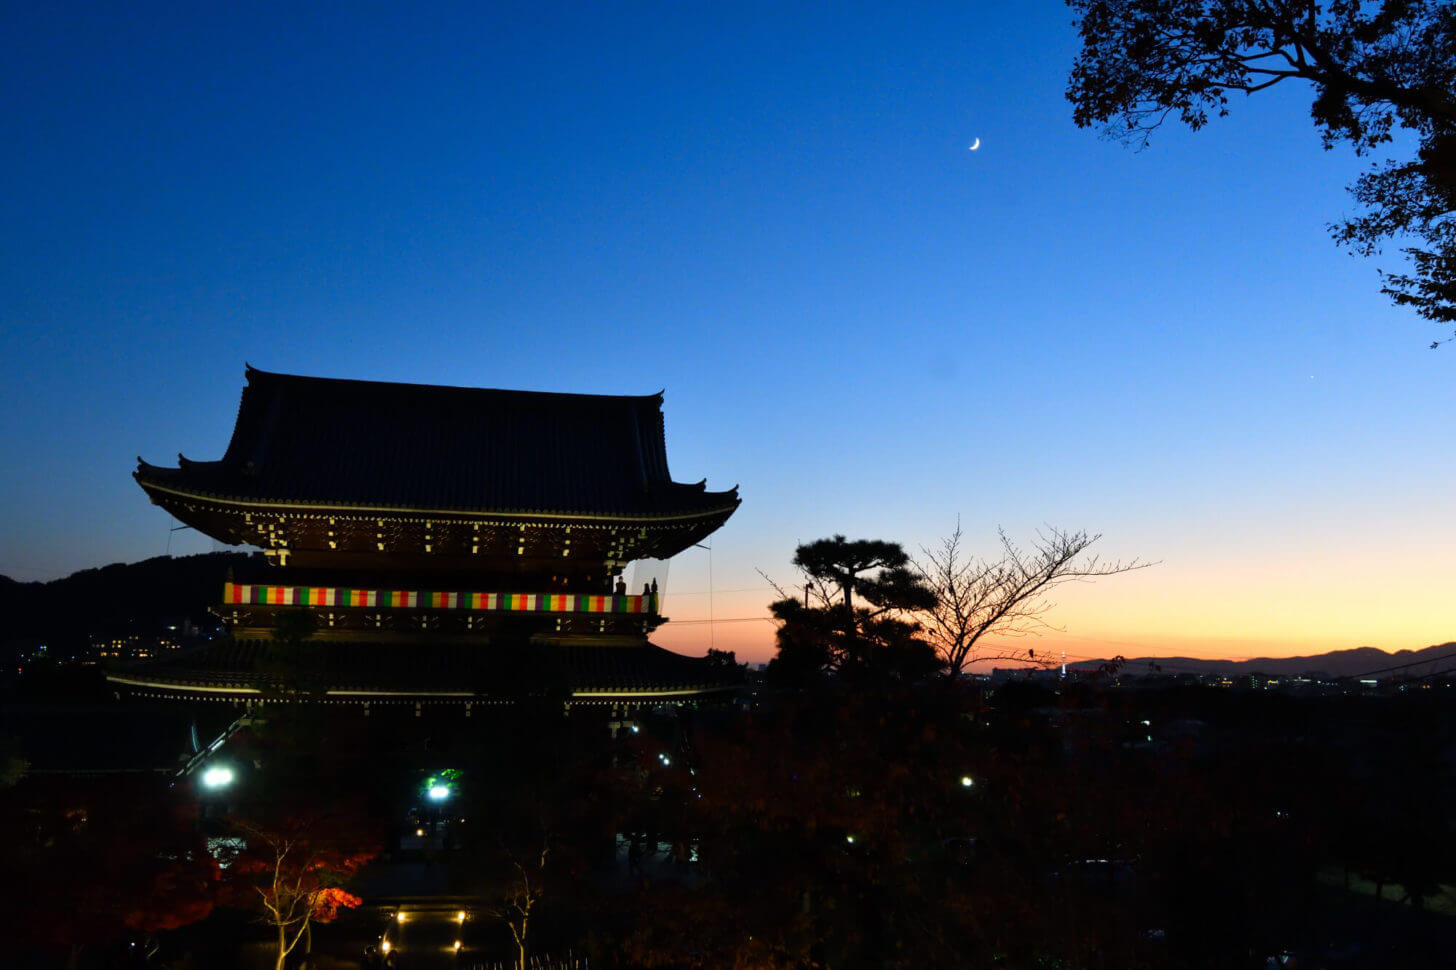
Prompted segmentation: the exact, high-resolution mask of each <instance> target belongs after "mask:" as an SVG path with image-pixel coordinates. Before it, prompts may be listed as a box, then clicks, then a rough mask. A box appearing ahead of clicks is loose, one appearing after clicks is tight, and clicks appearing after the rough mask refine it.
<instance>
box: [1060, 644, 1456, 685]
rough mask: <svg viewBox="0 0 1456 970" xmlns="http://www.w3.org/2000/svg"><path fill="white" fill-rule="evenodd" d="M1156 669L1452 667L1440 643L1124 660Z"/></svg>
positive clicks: (1448, 649) (1451, 650)
mask: <svg viewBox="0 0 1456 970" xmlns="http://www.w3.org/2000/svg"><path fill="white" fill-rule="evenodd" d="M1109 662H1110V661H1107V660H1088V661H1083V662H1080V663H1075V664H1068V665H1067V669H1069V670H1095V669H1097V668H1098V667H1100V666H1102V665H1103V664H1106V663H1109ZM1153 668H1161V670H1162V672H1163V673H1168V674H1223V675H1229V676H1240V675H1247V674H1253V673H1263V674H1273V675H1275V676H1280V677H1293V676H1298V675H1303V674H1312V673H1325V674H1328V675H1330V676H1331V677H1357V676H1362V675H1365V674H1370V675H1371V676H1374V677H1377V678H1380V679H1384V678H1389V677H1415V676H1420V675H1422V674H1429V673H1434V672H1436V671H1437V670H1446V669H1448V668H1456V643H1442V644H1437V645H1436V646H1431V647H1426V648H1424V649H1422V650H1397V651H1395V652H1394V653H1387V652H1385V651H1384V650H1378V649H1376V648H1375V647H1355V648H1353V649H1350V650H1332V651H1330V652H1329V653H1319V654H1315V655H1314V656H1310V657H1256V658H1255V659H1253V660H1201V659H1198V658H1194V657H1131V658H1128V659H1126V660H1124V661H1123V664H1122V668H1121V669H1122V671H1123V672H1124V673H1129V674H1137V673H1146V672H1148V671H1149V670H1151V669H1153ZM1388 668H1400V669H1388Z"/></svg>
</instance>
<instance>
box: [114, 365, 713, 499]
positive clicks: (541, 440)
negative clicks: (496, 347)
mask: <svg viewBox="0 0 1456 970" xmlns="http://www.w3.org/2000/svg"><path fill="white" fill-rule="evenodd" d="M247 379H248V383H247V386H246V387H245V388H244V389H243V396H242V403H241V404H240V405H239V408H238V417H237V423H236V425H235V426H234V428H233V436H232V440H231V442H229V444H228V447H227V451H226V453H225V454H224V455H223V457H222V459H221V460H219V461H210V462H194V461H188V460H186V459H185V458H182V456H180V455H179V456H178V458H179V465H180V467H178V468H162V467H158V466H154V465H150V464H148V463H146V462H141V463H140V464H139V467H138V469H137V472H136V478H137V480H138V482H140V483H141V484H142V486H143V487H148V486H161V487H170V488H173V489H176V490H179V491H183V492H187V493H191V494H198V495H206V496H213V497H217V498H232V499H243V500H252V501H263V502H280V503H282V502H291V503H302V504H308V505H324V506H364V507H369V508H376V507H380V508H405V509H428V510H455V511H497V512H549V513H558V514H585V515H591V514H627V515H634V514H639V515H664V514H675V513H686V514H691V513H696V512H708V511H713V510H731V509H732V508H734V507H736V506H737V504H738V496H737V491H736V489H732V490H729V491H726V492H709V491H706V490H705V489H704V486H703V485H702V484H701V483H700V484H696V485H689V484H681V483H677V482H674V481H672V479H671V476H670V475H669V473H668V467H667V450H666V445H665V443H664V439H663V421H662V396H661V395H660V394H655V395H651V396H646V397H626V396H621V397H619V396H607V395H589V394H549V393H539V392H533V391H502V390H488V389H481V388H463V387H438V386H432V385H424V384H389V383H381V382H374V381H351V380H334V379H329V378H319V377H297V376H293V375H288V374H272V373H267V372H265V371H259V370H254V369H253V368H251V367H250V368H248V371H247Z"/></svg>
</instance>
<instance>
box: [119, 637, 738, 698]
mask: <svg viewBox="0 0 1456 970" xmlns="http://www.w3.org/2000/svg"><path fill="white" fill-rule="evenodd" d="M307 646H308V647H309V648H310V650H309V653H308V655H307V659H306V660H305V665H306V669H300V667H299V665H294V666H291V667H290V666H289V665H288V664H287V663H280V661H279V659H278V655H277V652H276V647H275V646H274V644H272V643H269V642H267V641H261V640H238V641H228V642H223V643H218V644H212V645H209V646H206V647H201V648H198V649H196V650H192V651H186V652H183V653H179V654H176V655H173V656H171V657H168V658H166V659H164V660H161V661H156V662H152V663H146V664H134V665H127V666H117V667H115V668H112V669H108V670H107V672H106V678H107V680H108V681H110V682H111V683H112V684H113V685H115V686H117V687H118V688H121V689H124V690H126V691H127V692H128V693H131V694H134V695H140V696H150V697H173V698H212V699H236V700H248V701H264V702H267V701H269V700H275V699H276V700H287V699H290V698H304V699H320V700H326V701H331V702H340V701H342V702H352V703H360V704H369V703H389V702H398V701H431V702H451V703H466V704H468V703H471V702H479V703H496V702H510V701H512V700H515V699H519V698H521V697H528V696H534V697H540V696H551V695H560V696H561V697H562V699H563V700H569V701H570V702H573V703H592V702H602V703H611V702H616V701H623V702H626V701H637V702H641V701H668V700H683V699H692V698H695V697H706V696H711V695H721V694H727V693H731V692H732V691H734V690H736V689H737V688H738V686H739V684H740V682H741V678H740V675H739V672H738V670H737V669H736V668H734V667H731V666H724V665H722V664H718V663H714V662H713V661H710V660H707V659H704V658H694V657H684V656H682V655H680V654H676V653H672V652H671V651H669V650H664V649H663V648H661V647H658V646H656V645H654V644H651V643H648V642H646V641H645V640H636V641H612V640H594V639H591V638H579V639H563V640H555V641H552V640H547V641H544V642H528V643H517V644H510V645H505V644H482V643H479V642H473V641H469V640H461V639H454V638H442V639H440V640H439V641H435V642H430V641H421V642H415V643H410V644H408V645H403V644H399V643H391V642H379V641H338V640H327V641H321V642H319V643H317V644H308V645H307ZM285 682H291V683H293V684H294V686H295V689H296V690H297V691H298V692H297V693H294V694H292V695H290V694H289V693H287V692H286V691H283V690H281V689H280V688H279V687H278V686H277V685H278V684H280V683H285ZM300 685H304V686H302V687H300Z"/></svg>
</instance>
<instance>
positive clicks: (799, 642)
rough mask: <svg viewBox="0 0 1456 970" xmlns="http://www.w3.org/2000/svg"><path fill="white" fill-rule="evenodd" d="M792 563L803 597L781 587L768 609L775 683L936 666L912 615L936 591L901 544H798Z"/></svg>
mask: <svg viewBox="0 0 1456 970" xmlns="http://www.w3.org/2000/svg"><path fill="white" fill-rule="evenodd" d="M794 565H795V566H797V567H799V569H800V570H801V571H802V572H803V576H804V582H803V584H802V589H803V591H804V596H803V600H802V601H801V600H800V599H799V598H797V597H794V596H790V595H788V594H787V593H786V592H785V591H784V590H783V589H779V593H780V595H781V598H780V599H779V600H778V601H777V602H775V603H773V604H771V605H770V607H769V609H770V610H771V611H772V612H773V615H774V617H775V618H776V619H778V620H779V621H780V624H781V625H780V628H779V631H778V647H779V654H778V656H777V657H776V658H775V659H774V661H773V663H772V664H770V668H769V676H770V678H771V679H772V680H775V681H777V682H779V683H783V684H800V685H802V684H803V683H805V682H806V681H807V680H809V679H812V678H813V677H814V676H817V675H818V674H820V673H822V672H834V673H837V674H838V675H840V676H841V677H848V678H856V677H872V678H883V677H891V678H896V679H912V680H913V679H916V678H919V677H923V676H926V675H927V674H929V673H931V672H933V671H934V670H935V669H936V668H937V667H938V663H937V661H936V659H935V654H934V651H933V650H931V649H930V646H929V644H927V643H926V642H925V641H924V640H923V639H921V638H920V637H919V636H918V634H919V632H920V626H919V624H918V623H917V622H916V621H915V620H914V619H913V615H914V614H915V613H916V612H917V611H923V610H927V609H929V608H930V607H931V606H932V605H933V604H934V601H935V596H934V593H933V592H932V591H931V590H930V589H928V588H927V587H926V586H925V584H924V583H923V582H922V580H921V579H920V577H919V576H917V575H916V573H915V572H914V570H913V569H911V568H910V557H909V555H907V554H906V552H905V550H904V549H903V548H902V547H901V546H900V545H899V544H898V543H894V542H886V541H883V540H877V539H855V540H850V539H846V538H845V537H844V536H842V535H836V536H833V537H831V538H828V539H819V540H817V541H815V542H810V543H806V544H804V545H801V546H799V547H798V549H797V550H795V553H794ZM856 596H858V603H857V602H856ZM860 604H863V605H860Z"/></svg>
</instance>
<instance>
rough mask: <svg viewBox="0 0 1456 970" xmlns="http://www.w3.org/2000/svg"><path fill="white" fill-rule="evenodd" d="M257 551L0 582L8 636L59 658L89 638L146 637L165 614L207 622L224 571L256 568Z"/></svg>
mask: <svg viewBox="0 0 1456 970" xmlns="http://www.w3.org/2000/svg"><path fill="white" fill-rule="evenodd" d="M261 560H262V556H261V555H259V554H257V553H245V552H214V553H204V554H202V555H196V556H185V557H177V558H173V557H171V556H158V557H156V558H154V559H146V560H143V561H142V562H136V563H113V564H111V565H109V566H101V567H99V568H96V569H83V570H81V571H80V572H76V573H72V574H71V575H69V576H67V577H65V578H64V579H57V580H52V581H51V582H48V583H21V582H16V581H15V580H12V579H9V578H7V577H0V610H3V611H4V614H5V617H6V624H5V626H6V633H5V636H6V638H7V639H11V640H42V641H44V642H45V643H46V644H47V646H48V647H49V648H50V650H51V652H52V653H56V654H58V655H60V656H62V657H64V656H66V655H68V654H79V653H81V652H83V651H84V650H85V648H86V644H87V640H88V638H89V637H91V636H93V635H96V634H122V633H130V632H140V633H143V634H153V633H155V632H156V628H157V625H158V623H160V621H161V620H162V619H163V618H165V617H186V618H188V619H190V620H192V621H193V622H194V623H208V624H210V623H212V622H213V619H212V617H211V614H210V613H209V612H208V609H209V607H211V606H213V605H215V604H216V603H218V602H219V601H220V600H221V598H222V584H223V582H224V580H225V579H226V577H227V575H228V572H229V570H234V571H242V570H250V569H256V568H257V567H258V565H259V564H260V562H261Z"/></svg>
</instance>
